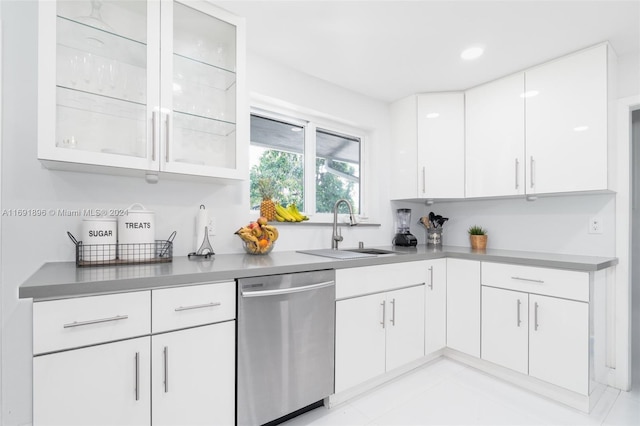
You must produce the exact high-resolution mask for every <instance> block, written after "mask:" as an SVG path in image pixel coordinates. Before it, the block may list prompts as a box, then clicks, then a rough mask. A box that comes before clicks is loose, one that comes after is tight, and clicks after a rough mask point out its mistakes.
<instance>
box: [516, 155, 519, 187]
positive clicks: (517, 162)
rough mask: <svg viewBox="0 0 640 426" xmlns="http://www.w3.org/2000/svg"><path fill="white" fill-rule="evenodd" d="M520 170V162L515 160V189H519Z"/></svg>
mask: <svg viewBox="0 0 640 426" xmlns="http://www.w3.org/2000/svg"><path fill="white" fill-rule="evenodd" d="M519 168H520V161H518V159H517V158H516V189H518V188H519V187H520V183H519V182H518V169H519Z"/></svg>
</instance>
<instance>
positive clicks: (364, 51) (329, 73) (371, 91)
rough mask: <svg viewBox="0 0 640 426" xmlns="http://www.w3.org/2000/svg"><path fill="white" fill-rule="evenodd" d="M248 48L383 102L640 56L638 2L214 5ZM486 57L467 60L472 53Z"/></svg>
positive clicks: (238, 1)
mask: <svg viewBox="0 0 640 426" xmlns="http://www.w3.org/2000/svg"><path fill="white" fill-rule="evenodd" d="M214 3H215V4H217V5H219V6H220V7H222V8H224V9H227V10H229V11H231V12H232V13H234V14H236V15H239V16H244V17H246V21H247V48H248V50H249V51H252V52H255V53H257V54H259V55H261V56H263V57H266V58H268V59H271V60H273V61H275V62H278V63H281V64H284V65H286V66H289V67H291V68H294V69H296V70H299V71H302V72H304V73H306V74H309V75H312V76H314V77H317V78H320V79H323V80H326V81H329V82H332V83H334V84H337V85H339V86H342V87H344V88H347V89H350V90H353V91H355V92H358V93H361V94H364V95H367V96H369V97H372V98H375V99H379V100H383V101H388V102H391V101H395V100H397V99H400V98H402V97H405V96H407V95H410V94H413V93H420V92H434V91H447V90H463V89H467V88H469V87H473V86H475V85H478V84H480V83H483V82H487V81H490V80H493V79H495V78H498V77H501V76H504V75H507V74H510V73H513V72H515V71H519V70H522V69H525V68H528V67H530V66H533V65H536V64H539V63H541V62H544V61H547V60H549V59H553V58H555V57H559V56H562V55H564V54H566V53H570V52H572V51H575V50H578V49H581V48H584V47H587V46H590V45H594V44H597V43H599V42H602V41H605V40H608V41H609V42H610V43H611V45H612V46H613V48H614V50H615V51H616V53H617V54H618V56H622V55H627V54H630V53H634V52H638V51H639V50H640V0H622V1H617V0H600V1H595V0H568V1H558V0H556V1H550V0H549V1H545V0H528V1H525V0H508V1H507V0H503V1H484V0H474V1H471V0H467V1H458V0H416V1H390V0H387V1H366V0H360V1H339V0H325V1H313V0H297V1H269V0H263V1H243V0H235V1H214ZM475 44H479V45H483V46H484V47H485V54H484V55H483V56H482V57H481V58H480V59H477V60H475V61H472V62H466V61H463V60H462V59H460V56H459V55H460V52H461V51H462V50H463V49H464V48H466V47H468V46H470V45H475Z"/></svg>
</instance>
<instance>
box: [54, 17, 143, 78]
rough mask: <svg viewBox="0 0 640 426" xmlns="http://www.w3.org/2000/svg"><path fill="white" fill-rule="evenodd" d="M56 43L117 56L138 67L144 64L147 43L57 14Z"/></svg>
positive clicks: (112, 56)
mask: <svg viewBox="0 0 640 426" xmlns="http://www.w3.org/2000/svg"><path fill="white" fill-rule="evenodd" d="M56 24H57V31H58V33H57V34H58V40H57V41H58V44H59V45H62V46H66V47H69V48H72V49H76V50H78V51H82V52H87V53H92V54H95V55H99V56H103V57H107V58H114V59H115V58H117V59H119V60H120V61H122V62H127V63H130V64H131V65H135V66H138V67H144V66H145V65H146V57H147V56H146V52H147V44H146V43H144V42H143V41H140V40H134V39H131V38H128V37H124V36H121V35H119V34H116V33H113V32H109V31H106V30H102V29H99V28H95V27H92V26H89V25H86V24H83V23H81V22H77V21H74V20H72V19H69V18H66V17H64V16H59V15H58V16H57V23H56Z"/></svg>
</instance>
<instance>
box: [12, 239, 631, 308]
mask: <svg viewBox="0 0 640 426" xmlns="http://www.w3.org/2000/svg"><path fill="white" fill-rule="evenodd" d="M376 248H380V249H386V250H395V251H398V252H402V255H397V256H394V255H391V256H379V257H371V258H360V259H350V260H338V259H332V258H327V257H320V256H314V255H309V254H303V253H298V252H295V251H284V252H273V253H271V254H269V255H266V256H254V255H249V254H219V255H215V256H212V257H211V258H210V259H208V260H189V259H188V258H187V257H175V258H174V259H173V262H171V263H161V264H144V265H128V266H102V267H83V268H78V267H76V265H75V263H74V262H52V263H46V264H44V265H43V266H42V267H41V268H40V269H38V270H37V271H36V272H35V273H34V274H33V275H32V276H31V277H29V278H28V279H27V281H25V282H24V283H23V284H22V285H21V286H20V290H19V297H20V298H21V299H29V298H32V299H36V300H42V299H54V298H65V297H76V296H85V295H90V294H104V293H114V292H125V291H136V290H146V289H151V288H160V287H170V286H176V285H190V284H197V283H203V282H214V281H225V280H233V279H235V278H245V277H252V276H259V275H273V274H286V273H292V272H303V271H312V270H320V269H343V268H353V267H358V266H370V265H380V264H385V263H396V262H408V261H416V260H429V259H438V258H444V257H450V258H459V259H471V260H480V261H485V262H499V263H513V264H519V265H526V266H539V267H546V268H558V269H570V270H577V271H587V272H590V271H598V270H601V269H605V268H608V267H610V266H614V265H616V264H617V263H618V259H617V258H611V257H592V256H573V255H564V254H554V253H538V252H524V251H512V250H492V249H488V250H484V251H481V252H478V251H473V250H472V249H470V248H468V247H454V246H444V247H439V248H432V247H429V246H424V245H421V246H418V247H376Z"/></svg>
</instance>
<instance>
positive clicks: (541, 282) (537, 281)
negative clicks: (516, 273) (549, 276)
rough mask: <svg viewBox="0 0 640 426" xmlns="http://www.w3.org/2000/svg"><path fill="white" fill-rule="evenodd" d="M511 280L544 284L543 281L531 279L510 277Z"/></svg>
mask: <svg viewBox="0 0 640 426" xmlns="http://www.w3.org/2000/svg"><path fill="white" fill-rule="evenodd" d="M511 279H512V280H519V281H527V282H530V283H538V284H544V281H542V280H533V279H531V278H522V277H511Z"/></svg>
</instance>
